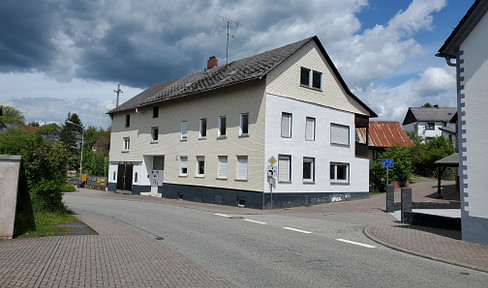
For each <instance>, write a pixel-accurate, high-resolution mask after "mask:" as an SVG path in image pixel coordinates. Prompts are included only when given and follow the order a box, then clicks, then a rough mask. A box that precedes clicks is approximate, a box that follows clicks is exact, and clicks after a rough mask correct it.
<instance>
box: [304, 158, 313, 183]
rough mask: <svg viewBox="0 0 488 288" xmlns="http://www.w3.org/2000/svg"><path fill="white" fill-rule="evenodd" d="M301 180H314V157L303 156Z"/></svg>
mask: <svg viewBox="0 0 488 288" xmlns="http://www.w3.org/2000/svg"><path fill="white" fill-rule="evenodd" d="M303 182H315V159H314V158H309V157H303Z"/></svg>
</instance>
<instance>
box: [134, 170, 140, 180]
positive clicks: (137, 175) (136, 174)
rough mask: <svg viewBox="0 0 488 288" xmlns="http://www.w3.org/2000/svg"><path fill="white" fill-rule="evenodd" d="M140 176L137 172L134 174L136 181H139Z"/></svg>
mask: <svg viewBox="0 0 488 288" xmlns="http://www.w3.org/2000/svg"><path fill="white" fill-rule="evenodd" d="M138 178H139V173H137V172H136V173H135V174H134V183H137V180H139V179H138Z"/></svg>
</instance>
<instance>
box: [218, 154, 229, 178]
mask: <svg viewBox="0 0 488 288" xmlns="http://www.w3.org/2000/svg"><path fill="white" fill-rule="evenodd" d="M217 178H219V179H227V156H219V171H218V176H217Z"/></svg>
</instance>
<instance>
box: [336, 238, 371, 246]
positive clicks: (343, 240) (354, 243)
mask: <svg viewBox="0 0 488 288" xmlns="http://www.w3.org/2000/svg"><path fill="white" fill-rule="evenodd" d="M336 240H337V241H341V242H344V243H349V244H353V245H358V246H361V247H366V248H376V246H373V245H368V244H363V243H359V242H354V241H350V240H345V239H336Z"/></svg>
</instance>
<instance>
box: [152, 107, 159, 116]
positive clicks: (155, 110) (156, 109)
mask: <svg viewBox="0 0 488 288" xmlns="http://www.w3.org/2000/svg"><path fill="white" fill-rule="evenodd" d="M158 117H159V106H155V107H153V118H158Z"/></svg>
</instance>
